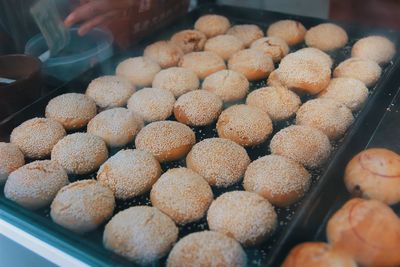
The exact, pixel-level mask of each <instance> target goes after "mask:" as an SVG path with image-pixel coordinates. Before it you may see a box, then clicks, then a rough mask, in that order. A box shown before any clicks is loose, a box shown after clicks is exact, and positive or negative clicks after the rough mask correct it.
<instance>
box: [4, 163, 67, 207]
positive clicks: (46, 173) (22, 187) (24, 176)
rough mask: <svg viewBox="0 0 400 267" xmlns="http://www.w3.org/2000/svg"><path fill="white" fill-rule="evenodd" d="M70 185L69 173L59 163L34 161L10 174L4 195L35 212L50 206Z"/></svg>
mask: <svg viewBox="0 0 400 267" xmlns="http://www.w3.org/2000/svg"><path fill="white" fill-rule="evenodd" d="M68 183H69V181H68V175H67V173H66V172H65V170H64V169H63V168H62V167H61V166H60V165H59V164H58V163H57V162H54V161H50V160H42V161H34V162H32V163H29V164H26V165H24V166H22V167H20V168H18V169H17V170H15V171H13V172H12V173H11V174H10V176H9V177H8V180H7V182H6V185H5V187H4V195H5V197H6V198H8V199H10V200H12V201H14V202H17V203H18V204H19V205H21V206H23V207H24V208H27V209H31V210H35V209H39V208H43V207H46V206H47V205H49V204H50V203H51V201H53V199H54V197H55V196H56V194H57V192H58V190H60V189H61V188H62V187H63V186H65V185H67V184H68Z"/></svg>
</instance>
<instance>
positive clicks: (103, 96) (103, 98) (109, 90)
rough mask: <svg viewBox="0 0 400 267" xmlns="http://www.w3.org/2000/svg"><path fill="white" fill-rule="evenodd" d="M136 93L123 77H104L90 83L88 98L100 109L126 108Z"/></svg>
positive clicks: (87, 90) (87, 91)
mask: <svg viewBox="0 0 400 267" xmlns="http://www.w3.org/2000/svg"><path fill="white" fill-rule="evenodd" d="M134 92H135V86H134V85H132V84H131V83H130V82H129V80H127V79H126V78H124V77H122V76H111V75H107V76H102V77H99V78H96V79H94V80H93V81H91V82H90V84H89V86H88V88H87V89H86V93H85V94H86V96H88V97H90V98H91V99H93V100H94V102H96V105H97V106H98V107H99V108H100V109H108V108H114V107H122V106H125V105H126V103H127V102H128V99H129V97H131V95H132V94H133V93H134Z"/></svg>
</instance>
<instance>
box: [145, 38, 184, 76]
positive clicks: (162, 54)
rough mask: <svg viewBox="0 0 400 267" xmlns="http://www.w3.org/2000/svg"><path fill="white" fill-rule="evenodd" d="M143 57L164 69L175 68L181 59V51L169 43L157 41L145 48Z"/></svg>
mask: <svg viewBox="0 0 400 267" xmlns="http://www.w3.org/2000/svg"><path fill="white" fill-rule="evenodd" d="M143 56H145V57H148V58H150V59H152V60H154V61H155V62H157V63H158V65H160V67H161V68H163V69H165V68H170V67H174V66H177V65H178V63H179V60H181V58H182V57H183V51H182V49H181V48H180V47H179V46H177V45H176V44H175V43H173V42H171V41H158V42H155V43H153V44H151V45H148V46H146V48H145V49H144V52H143Z"/></svg>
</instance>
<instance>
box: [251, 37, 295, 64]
mask: <svg viewBox="0 0 400 267" xmlns="http://www.w3.org/2000/svg"><path fill="white" fill-rule="evenodd" d="M250 49H255V50H259V51H261V52H263V53H264V54H265V55H267V56H269V57H271V58H272V60H273V61H274V62H279V61H280V60H281V59H282V58H283V57H285V56H286V55H287V54H288V53H289V46H288V45H287V43H286V42H285V40H283V39H282V38H279V37H276V36H270V37H264V38H260V39H258V40H255V41H254V42H252V43H251V45H250Z"/></svg>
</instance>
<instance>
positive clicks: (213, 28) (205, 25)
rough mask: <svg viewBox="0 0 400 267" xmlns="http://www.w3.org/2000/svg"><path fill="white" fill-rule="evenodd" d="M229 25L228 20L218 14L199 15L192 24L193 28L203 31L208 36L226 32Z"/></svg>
mask: <svg viewBox="0 0 400 267" xmlns="http://www.w3.org/2000/svg"><path fill="white" fill-rule="evenodd" d="M230 26H231V23H230V22H229V20H228V19H227V18H226V17H224V16H220V15H204V16H201V17H200V18H199V19H198V20H196V22H195V24H194V28H195V29H196V30H198V31H201V32H203V33H204V34H205V35H206V36H207V37H208V38H210V37H214V36H217V35H220V34H224V33H226V31H227V30H228V29H229V27H230Z"/></svg>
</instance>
